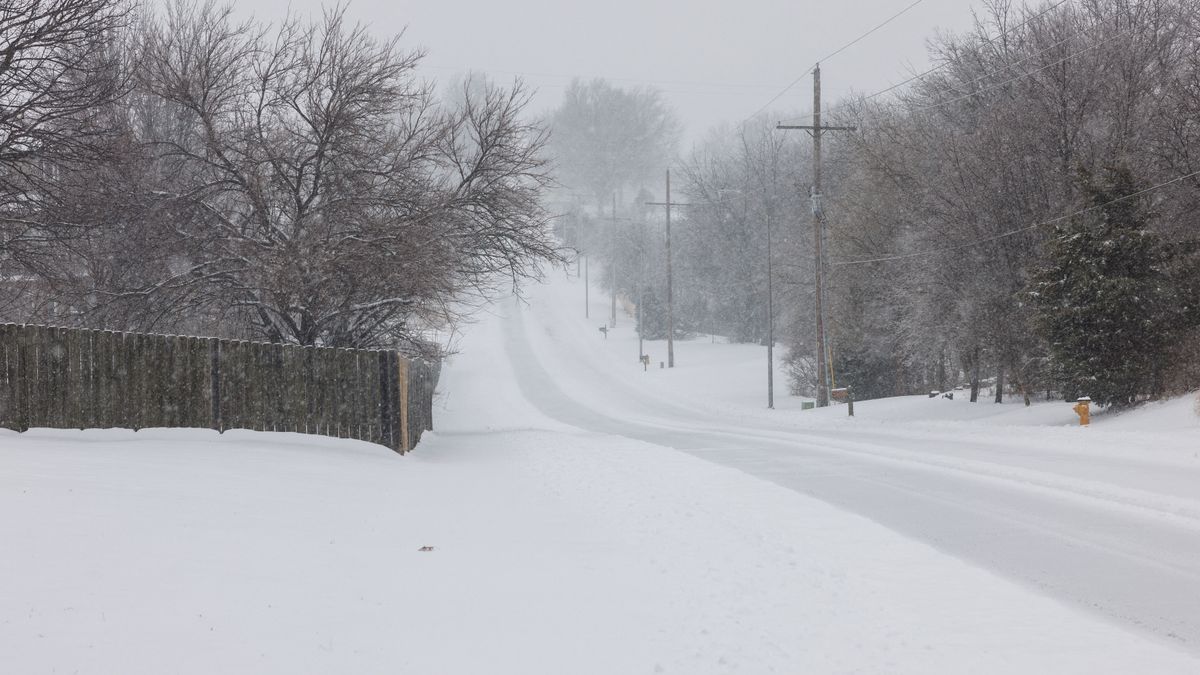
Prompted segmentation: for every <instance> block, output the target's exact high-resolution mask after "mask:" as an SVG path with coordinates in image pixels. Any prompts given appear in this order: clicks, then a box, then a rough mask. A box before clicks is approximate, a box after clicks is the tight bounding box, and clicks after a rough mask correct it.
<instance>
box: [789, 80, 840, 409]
mask: <svg viewBox="0 0 1200 675" xmlns="http://www.w3.org/2000/svg"><path fill="white" fill-rule="evenodd" d="M775 128H776V129H803V130H804V131H807V132H808V133H809V135H811V136H812V139H813V183H812V197H811V199H812V213H813V259H814V265H815V267H816V272H815V286H814V296H815V303H816V338H817V344H816V352H817V406H818V407H822V408H823V407H825V406H828V405H829V385H830V381H829V380H828V379H827V378H828V377H829V367H828V365H827V364H826V362H825V354H826V351H825V348H826V344H827V341H826V338H825V246H824V244H825V212H824V209H823V208H822V205H821V136H822V135H824V133H825V132H826V131H855V130H856V127H835V126H821V64H819V63H818V64H817V65H816V66H814V67H813V123H812V126H801V125H789V124H777V125H775Z"/></svg>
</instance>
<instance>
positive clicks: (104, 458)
mask: <svg viewBox="0 0 1200 675" xmlns="http://www.w3.org/2000/svg"><path fill="white" fill-rule="evenodd" d="M595 295H596V294H593V297H595ZM577 296H578V299H579V302H578V303H576V302H575V299H576V297H577ZM601 300H602V298H601V299H599V300H598V301H597V304H596V306H595V307H593V312H592V315H593V316H594V317H595V316H604V313H603V311H604V306H603V303H602V302H601ZM577 305H579V306H578V307H577ZM581 305H582V289H581V288H580V287H579V286H578V285H577V283H576V282H574V281H569V282H568V281H563V280H559V281H557V282H556V283H555V284H553V285H551V286H548V287H544V288H539V289H535V290H534V292H533V294H532V297H531V303H530V304H529V305H528V306H524V305H520V304H518V303H515V302H514V303H509V304H506V305H504V306H502V307H500V308H498V309H497V313H496V316H493V317H489V318H487V319H485V320H483V321H481V322H480V323H479V324H477V325H475V326H472V327H471V329H470V330H469V332H468V334H467V337H466V340H465V341H464V344H463V349H464V351H463V353H462V354H461V355H460V356H458V357H456V359H455V360H454V362H453V363H452V364H451V365H450V367H449V368H447V370H446V374H445V380H444V381H443V384H442V386H441V390H442V392H443V395H442V400H441V402H440V404H439V405H440V406H441V407H440V408H439V410H438V413H437V414H438V420H437V424H438V431H437V432H436V433H434V434H431V435H429V436H427V437H426V440H424V441H423V442H422V444H421V446H420V448H419V449H418V451H417V452H415V453H413V454H411V455H408V456H406V457H403V458H401V457H399V456H396V455H394V454H392V453H391V452H389V451H387V450H385V449H383V448H379V447H376V446H371V445H369V444H365V443H358V442H352V441H334V440H328V439H318V438H309V437H303V436H297V435H287V434H257V433H252V432H231V433H228V434H225V435H224V436H221V437H218V436H217V435H215V434H212V433H209V432H203V431H165V430H161V431H160V430H152V431H142V432H138V433H136V434H134V433H131V432H127V431H91V432H65V431H47V430H35V431H33V432H30V433H27V434H24V435H20V436H18V435H16V434H13V433H11V432H6V431H3V430H0V542H2V543H3V551H4V554H3V555H2V556H0V662H2V663H3V664H4V665H3V666H2V667H0V671H4V672H15V673H51V672H67V673H69V672H80V673H123V674H125V673H130V674H132V673H176V672H178V673H214V672H221V673H235V672H244V673H330V672H352V673H382V672H388V673H396V672H400V673H421V674H429V673H435V674H440V673H456V674H457V673H463V674H466V673H494V674H505V673H514V674H515V673H521V674H523V675H524V674H530V673H548V674H549V673H553V674H560V673H572V674H575V673H580V674H585V673H597V674H601V673H604V674H610V673H662V672H665V673H686V674H688V675H698V674H704V673H768V672H778V673H838V672H855V673H881V674H882V673H888V674H892V673H914V674H918V673H919V674H923V675H924V674H928V673H956V674H957V673H964V672H970V673H1131V672H1147V673H1150V672H1153V673H1195V672H1200V659H1198V658H1197V656H1196V655H1197V652H1198V651H1200V650H1197V648H1196V642H1195V639H1194V638H1195V637H1196V634H1195V623H1194V621H1195V615H1196V614H1197V613H1198V611H1197V608H1198V607H1200V604H1197V603H1196V598H1197V597H1200V596H1197V595H1196V588H1197V586H1198V585H1200V582H1198V579H1200V570H1198V569H1197V565H1198V563H1197V561H1198V560H1200V495H1198V492H1200V475H1198V472H1200V459H1197V457H1196V452H1197V445H1198V444H1197V442H1196V439H1197V438H1198V437H1200V424H1197V421H1196V417H1195V415H1194V414H1193V413H1192V410H1191V406H1192V402H1191V401H1179V402H1172V403H1170V404H1166V405H1163V406H1159V407H1156V408H1155V409H1153V410H1150V411H1146V412H1140V413H1138V414H1137V415H1136V416H1134V415H1130V416H1125V417H1114V418H1111V419H1105V418H1104V417H1103V416H1101V417H1100V419H1099V421H1098V423H1097V424H1096V425H1095V426H1094V427H1093V428H1091V429H1087V430H1080V429H1077V428H1074V427H1070V426H1068V425H1069V424H1070V422H1071V420H1072V417H1073V415H1072V414H1071V413H1070V410H1069V406H1063V405H1062V404H1056V405H1054V404H1051V405H1039V406H1035V407H1033V408H1031V409H1028V410H1027V409H1025V408H1023V407H1022V406H1009V405H1004V406H995V405H993V404H977V405H976V406H971V405H970V404H966V403H963V402H961V401H953V402H952V401H943V400H941V399H936V400H930V399H926V398H923V397H917V398H909V399H893V400H889V401H881V402H873V403H863V404H861V405H859V406H858V417H856V418H855V419H854V420H846V419H844V418H843V417H842V416H841V415H842V414H844V409H833V410H827V411H816V412H804V413H800V412H799V411H798V410H797V408H798V402H797V401H795V400H789V399H787V398H786V397H785V396H784V395H783V392H784V386H783V380H782V379H780V380H779V382H780V384H779V391H778V393H779V396H778V399H777V400H778V402H779V407H780V409H779V410H776V411H767V410H765V409H762V408H763V405H764V403H765V391H763V388H762V383H761V380H763V379H765V378H764V377H763V375H764V374H765V371H764V369H765V363H764V361H763V360H762V351H761V350H760V349H758V348H754V347H739V346H731V345H713V344H711V343H707V342H704V341H695V342H689V343H683V344H680V345H679V346H678V347H677V349H678V351H677V358H678V361H679V367H678V368H677V369H675V370H673V371H672V370H651V371H649V372H642V371H641V367H640V365H638V364H637V362H636V352H637V345H636V339H635V338H634V337H633V336H632V333H631V331H630V330H629V327H628V325H627V324H628V321H627V320H625V319H624V317H622V320H621V321H619V323H618V327H617V330H616V331H615V332H614V333H613V334H611V335H610V337H609V339H608V340H607V341H605V340H604V339H603V337H602V336H601V335H600V334H599V332H598V331H597V330H596V327H597V326H598V325H599V322H598V321H586V320H584V319H583V318H582V317H581V316H578V315H580V314H582V312H581V311H576V310H581V309H582V307H581ZM655 350H658V351H659V352H661V351H662V350H661V345H652V346H651V347H650V351H651V353H652V354H655V358H656V360H658V358H660V355H659V354H657V353H656V351H655ZM661 358H665V354H663V355H661ZM1147 427H1152V428H1153V429H1154V430H1147ZM680 450H684V452H680ZM764 479H765V480H764ZM811 495H815V496H818V497H820V498H821V499H814V498H813V496H811ZM859 514H861V515H859ZM864 516H866V517H864ZM426 546H430V547H433V550H431V551H421V550H419V549H420V548H422V547H426ZM1081 560H1082V561H1085V562H1083V563H1081V562H1080V561H1081ZM1023 561H1031V562H1023ZM1071 566H1075V575H1074V576H1075V577H1077V579H1076V580H1074V581H1072V580H1066V581H1064V580H1063V577H1064V576H1067V575H1064V574H1063V571H1064V568H1068V567H1071ZM1189 617H1190V618H1189Z"/></svg>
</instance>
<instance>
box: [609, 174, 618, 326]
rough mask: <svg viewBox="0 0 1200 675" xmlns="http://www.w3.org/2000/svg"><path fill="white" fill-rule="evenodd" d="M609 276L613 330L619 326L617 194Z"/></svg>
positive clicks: (613, 214) (613, 215) (613, 201)
mask: <svg viewBox="0 0 1200 675" xmlns="http://www.w3.org/2000/svg"><path fill="white" fill-rule="evenodd" d="M610 239H611V241H610V242H609V249H610V251H611V253H610V254H609V256H610V258H609V263H610V266H609V268H608V276H609V283H611V284H612V320H611V321H610V322H609V325H610V326H612V327H613V328H616V326H617V193H615V192H614V193H613V199H612V236H611V237H610Z"/></svg>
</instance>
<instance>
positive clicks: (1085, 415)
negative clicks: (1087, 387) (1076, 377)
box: [1071, 396, 1092, 427]
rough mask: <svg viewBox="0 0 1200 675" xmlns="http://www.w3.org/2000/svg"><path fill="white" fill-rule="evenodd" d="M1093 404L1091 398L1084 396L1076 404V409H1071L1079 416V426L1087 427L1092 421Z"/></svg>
mask: <svg viewBox="0 0 1200 675" xmlns="http://www.w3.org/2000/svg"><path fill="white" fill-rule="evenodd" d="M1091 403H1092V399H1091V397H1090V396H1083V397H1080V399H1079V401H1078V402H1077V403H1076V404H1075V407H1074V408H1071V409H1072V410H1074V411H1075V414H1076V415H1079V426H1081V427H1086V426H1087V425H1088V422H1089V421H1091V416H1092V411H1091V407H1090V406H1091Z"/></svg>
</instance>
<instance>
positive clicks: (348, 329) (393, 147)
mask: <svg viewBox="0 0 1200 675" xmlns="http://www.w3.org/2000/svg"><path fill="white" fill-rule="evenodd" d="M421 57H422V54H421V53H420V52H408V51H404V50H402V49H401V48H400V46H399V36H396V37H393V38H391V39H388V40H384V41H378V40H376V39H374V38H373V37H372V36H371V35H370V33H369V32H368V31H367V29H366V28H365V27H363V26H361V25H354V26H352V25H349V24H348V23H347V22H346V21H345V18H344V14H343V12H342V11H341V10H340V9H335V10H332V11H329V12H327V13H326V14H325V16H324V17H323V18H322V19H321V20H319V21H316V22H306V21H302V20H299V19H295V18H291V19H288V20H285V21H284V22H283V23H282V24H281V25H279V26H277V27H269V26H262V25H259V24H256V23H253V22H245V23H238V22H235V21H234V20H233V19H232V16H231V10H230V9H229V8H219V7H217V6H215V5H213V4H211V3H208V4H191V3H186V2H181V3H179V4H177V5H175V6H174V7H173V9H172V10H171V11H170V12H169V13H168V14H167V16H166V17H165V19H161V20H156V21H152V22H150V23H149V25H148V29H147V36H146V40H145V50H144V54H143V70H142V71H141V73H140V77H139V84H140V87H141V88H142V89H144V90H145V91H146V92H148V93H149V94H151V95H152V96H153V97H157V98H158V99H160V100H162V101H165V102H167V103H168V104H169V105H170V107H171V109H172V114H171V115H169V116H167V119H168V120H172V121H174V122H178V123H177V124H167V125H161V124H160V125H157V128H156V129H154V130H153V135H152V136H151V137H150V138H148V140H149V142H150V143H151V144H152V146H153V147H154V148H155V149H156V157H157V161H158V163H159V166H160V167H161V172H162V181H161V184H160V185H159V186H158V191H159V193H160V194H162V195H165V196H166V197H167V199H168V200H169V201H171V202H173V203H175V204H176V205H177V207H178V210H177V213H178V214H179V216H180V217H178V218H176V219H174V221H173V222H172V229H173V231H174V232H175V234H176V235H177V236H178V238H179V241H180V242H181V251H180V255H179V259H178V260H177V261H176V264H175V265H173V267H174V271H173V273H172V274H170V275H168V276H165V277H163V278H161V279H159V280H157V281H156V283H155V284H154V285H153V288H151V289H148V291H149V292H154V293H168V294H171V293H174V294H179V297H192V298H194V297H197V294H198V295H199V296H203V297H207V298H209V299H210V300H211V301H212V302H214V303H216V304H219V305H225V306H228V307H230V308H232V309H233V310H235V311H236V312H238V313H239V314H240V316H241V317H243V318H244V319H245V320H247V321H249V322H250V325H252V327H253V329H254V331H255V332H256V333H257V334H259V335H261V336H263V337H266V338H267V339H270V340H274V341H281V340H282V341H291V342H296V343H299V344H327V345H346V346H350V345H353V346H378V345H383V344H392V343H394V342H395V341H396V340H409V341H414V342H415V341H418V340H417V339H418V338H419V334H420V332H421V329H422V328H424V327H426V326H430V325H437V324H439V323H444V322H445V321H447V320H450V319H452V318H453V317H454V316H455V315H456V313H457V312H458V311H459V310H458V309H456V308H460V307H462V303H463V302H464V301H467V300H469V299H471V298H480V297H488V296H489V295H490V293H491V292H492V291H493V290H495V285H496V282H497V281H499V280H500V279H501V278H505V279H508V280H509V281H511V282H513V283H516V282H518V281H519V280H520V279H522V278H525V277H529V276H536V275H537V274H538V270H539V267H538V265H539V263H540V261H547V260H549V261H555V260H557V259H558V253H557V251H556V249H555V247H554V245H553V244H552V242H551V240H550V238H549V232H548V228H547V216H546V214H545V213H544V212H543V211H542V209H541V207H540V205H539V199H540V196H541V194H542V191H543V190H544V189H545V187H546V185H547V183H548V178H547V177H546V174H545V170H544V163H543V160H542V159H541V155H540V150H541V146H542V144H543V143H544V134H543V132H542V131H541V130H540V129H539V128H537V127H536V126H533V125H530V124H527V123H524V122H522V121H521V113H522V110H523V107H524V105H525V103H526V100H527V98H526V96H525V94H524V92H523V90H522V89H521V87H520V86H519V85H517V86H515V87H514V88H512V89H510V90H504V89H501V88H498V87H495V86H491V85H487V84H480V83H475V84H472V83H471V82H468V83H466V84H465V85H464V91H463V93H462V95H461V96H460V100H459V102H458V104H457V105H450V104H444V103H440V102H439V101H438V100H437V98H436V97H435V96H434V95H433V92H432V90H431V88H430V86H429V85H427V84H425V83H423V82H421V81H419V80H418V79H417V77H416V76H415V74H414V68H415V67H416V65H417V63H418V61H419V60H420V58H421Z"/></svg>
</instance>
